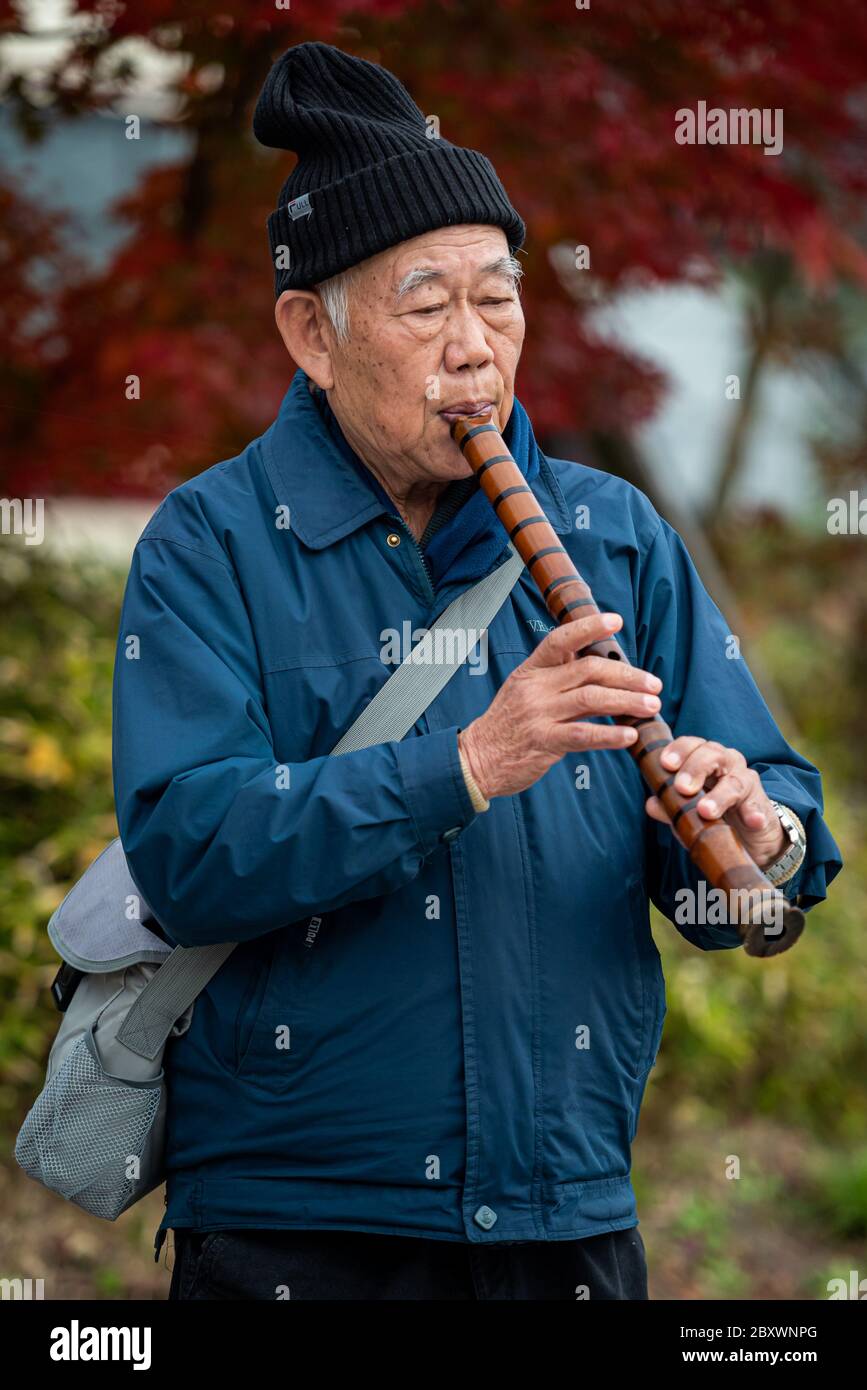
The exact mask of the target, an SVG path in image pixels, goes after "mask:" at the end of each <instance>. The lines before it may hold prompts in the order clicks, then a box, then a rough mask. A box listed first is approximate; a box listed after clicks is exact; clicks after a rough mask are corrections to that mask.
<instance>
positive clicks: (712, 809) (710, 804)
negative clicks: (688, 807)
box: [698, 796, 717, 816]
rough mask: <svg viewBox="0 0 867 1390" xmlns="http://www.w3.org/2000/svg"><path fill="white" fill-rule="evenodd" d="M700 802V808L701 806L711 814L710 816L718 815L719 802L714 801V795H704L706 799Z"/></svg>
mask: <svg viewBox="0 0 867 1390" xmlns="http://www.w3.org/2000/svg"><path fill="white" fill-rule="evenodd" d="M698 804H699V808H700V809H701V810H703V811H705V812H706V814H707V815H709V816H715V815H716V813H717V804H716V802H715V801H714V799H713V797H712V796H706V797H704V799H703V800H702V801H700V802H699V803H698Z"/></svg>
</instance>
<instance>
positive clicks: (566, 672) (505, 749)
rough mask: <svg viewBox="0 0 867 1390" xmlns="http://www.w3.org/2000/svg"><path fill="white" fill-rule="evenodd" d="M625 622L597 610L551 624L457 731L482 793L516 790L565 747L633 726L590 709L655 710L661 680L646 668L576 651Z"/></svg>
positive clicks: (613, 738) (612, 737)
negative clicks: (593, 720)
mask: <svg viewBox="0 0 867 1390" xmlns="http://www.w3.org/2000/svg"><path fill="white" fill-rule="evenodd" d="M622 626H623V619H622V618H621V617H620V615H619V614H618V613H594V614H593V615H592V616H591V617H589V618H579V619H578V620H577V621H576V622H572V623H566V624H565V625H564V626H563V627H557V628H554V629H553V630H552V631H551V632H549V633H548V634H547V636H546V637H544V638H543V639H542V641H541V642H540V643H539V645H538V647H537V648H536V650H535V651H534V652H533V653H532V654H531V655H530V656H528V657H527V660H526V661H523V662H522V663H521V665H520V666H517V667H516V668H515V670H514V671H513V672H512V674H511V675H510V676H509V677H508V679H507V680H505V681H504V682H503V684H502V686H501V687H500V689H499V690H498V691H497V693H496V695H495V696H494V698H493V700H492V701H491V703H490V705H489V706H488V708H487V709H486V710H485V713H484V714H482V715H480V716H479V718H478V719H474V720H473V722H472V724H470V725H469V726H468V727H467V728H466V729H462V730H461V732H460V734H459V735H458V741H459V744H460V748H461V750H462V751H463V753H464V754H465V755H466V758H467V761H468V762H469V765H470V771H471V773H472V774H473V777H474V778H475V780H476V782H477V784H478V786H479V789H480V791H481V793H482V795H483V796H485V797H488V798H490V797H492V796H514V795H515V793H516V792H522V791H524V790H525V789H526V788H527V787H531V786H532V785H533V783H534V782H537V781H538V780H539V778H540V777H541V776H542V775H543V774H544V773H545V772H547V771H548V768H549V767H551V766H552V764H554V763H556V762H558V761H559V759H560V758H562V757H564V755H565V754H567V753H581V752H584V751H585V750H586V749H588V748H628V747H629V745H630V744H631V743H634V742H635V739H636V737H637V734H636V732H635V730H634V729H631V728H628V727H623V726H621V725H616V724H589V723H585V722H583V721H584V720H586V719H587V718H588V716H591V715H593V716H599V715H613V716H615V717H617V716H620V715H632V716H635V717H636V718H644V719H646V718H647V717H648V715H651V714H656V713H658V711H659V696H658V694H657V692H658V691H659V690H661V689H662V681H661V680H659V678H658V677H657V676H653V675H651V674H650V672H648V671H641V670H639V669H638V668H637V667H635V666H628V665H626V663H625V662H622V661H610V660H609V659H608V658H607V657H604V656H582V657H578V658H577V660H576V659H575V657H576V653H577V652H579V651H581V649H582V648H583V647H586V646H589V644H590V643H591V642H598V641H600V640H601V639H602V638H605V637H610V636H611V634H612V632H616V631H617V630H618V629H619V628H620V627H622Z"/></svg>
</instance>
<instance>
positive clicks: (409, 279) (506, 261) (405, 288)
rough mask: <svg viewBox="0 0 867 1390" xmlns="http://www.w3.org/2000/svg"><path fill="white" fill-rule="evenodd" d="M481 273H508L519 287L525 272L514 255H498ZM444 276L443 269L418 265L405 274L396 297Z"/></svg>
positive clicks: (400, 297)
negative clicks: (432, 268)
mask: <svg viewBox="0 0 867 1390" xmlns="http://www.w3.org/2000/svg"><path fill="white" fill-rule="evenodd" d="M479 273H480V274H481V275H506V276H508V278H509V279H510V280H511V281H512V285H513V287H514V288H515V289H517V287H518V281H519V280H520V278H521V276H522V275H523V273H524V267H523V266H522V265H521V263H520V261H517V260H515V258H514V256H497V258H496V260H493V261H489V262H488V264H487V265H483V266H482V268H481V271H480V272H479ZM442 277H443V271H441V270H431V269H429V268H426V267H424V266H417V267H416V269H415V270H410V271H409V272H408V273H407V274H406V275H404V277H403V279H402V280H401V282H400V284H399V285H398V287H397V291H396V293H395V298H396V299H397V300H400V299H402V298H403V296H404V295H406V294H409V293H410V291H411V290H417V289H418V288H419V286H420V285H426V284H428V282H429V281H431V280H441V279H442Z"/></svg>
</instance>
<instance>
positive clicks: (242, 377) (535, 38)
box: [0, 0, 867, 495]
mask: <svg viewBox="0 0 867 1390" xmlns="http://www.w3.org/2000/svg"><path fill="white" fill-rule="evenodd" d="M0 16H2V25H3V30H4V31H5V32H15V31H18V30H19V29H20V25H21V22H22V21H21V16H20V14H19V12H18V10H17V8H16V7H12V6H11V5H9V4H8V3H7V0H3V3H2V4H0ZM68 27H69V43H68V45H67V47H66V50H65V52H64V53H63V56H62V57H61V58H59V59H58V60H57V61H56V63H54V65H53V66H52V65H49V66H48V67H47V68H46V69H45V70H44V71H42V72H41V73H40V74H38V76H37V78H29V79H26V80H25V79H22V78H21V77H16V76H15V75H14V74H12V73H7V74H6V101H7V106H8V108H9V110H10V111H11V112H13V113H14V116H15V119H16V120H17V121H18V123H19V125H20V127H21V129H22V130H23V131H24V132H26V133H27V134H28V137H29V138H33V139H38V138H39V134H40V132H41V131H44V130H45V129H46V128H47V127H49V126H50V125H51V124H52V123H53V122H56V121H75V120H76V119H78V118H79V117H80V116H81V115H82V114H83V113H87V112H89V111H92V110H94V109H101V110H107V111H114V112H116V113H117V117H118V119H117V123H116V125H117V139H118V141H123V140H124V139H125V138H126V135H125V126H124V121H123V119H122V117H123V116H124V115H126V114H127V113H128V112H130V111H134V110H135V107H134V104H133V103H132V101H131V100H130V99H129V97H128V96H127V95H126V93H127V90H128V81H129V76H130V71H131V69H134V68H135V66H136V63H137V61H138V60H137V56H136V49H135V46H134V45H133V46H130V45H129V44H128V43H125V42H124V41H126V40H129V39H132V38H139V39H141V38H146V39H147V40H148V42H149V43H150V44H151V45H153V46H154V47H156V48H158V49H161V50H162V51H163V52H164V53H165V55H167V56H168V57H170V58H171V57H174V58H176V59H177V60H178V62H177V70H178V75H177V77H176V79H174V81H173V84H172V90H171V92H170V93H169V96H170V97H171V103H170V105H169V108H168V109H167V112H166V114H165V116H163V117H162V119H164V120H166V121H168V122H171V123H172V124H175V123H179V124H180V125H181V126H182V128H183V129H184V130H185V131H186V132H187V133H188V135H189V137H190V152H189V155H188V156H187V157H185V158H184V160H183V161H182V162H180V163H178V164H176V165H172V166H163V167H159V168H156V169H154V170H152V171H151V172H150V173H149V174H148V175H147V176H146V177H144V179H143V180H142V182H141V183H140V185H139V186H138V187H137V188H136V190H135V192H134V194H133V195H132V196H130V197H127V198H126V199H125V200H124V201H123V202H122V203H120V205H119V206H116V207H115V209H114V211H115V214H116V215H117V216H118V217H120V218H121V219H122V221H123V223H124V225H125V227H126V228H127V231H128V237H127V239H126V240H125V241H124V243H123V245H122V247H121V249H120V250H119V251H118V252H117V254H116V255H115V256H114V257H113V259H112V261H111V263H110V264H109V265H107V266H103V267H101V268H100V269H99V270H98V271H96V272H94V271H92V270H87V269H85V268H84V267H83V266H82V265H80V264H78V260H79V258H78V256H77V254H76V252H77V241H76V236H77V234H76V229H75V227H74V225H72V224H64V222H63V221H62V220H61V219H60V218H59V217H58V216H57V214H56V213H55V212H53V210H52V209H50V208H46V207H45V206H34V205H33V204H32V203H30V202H28V198H27V189H26V188H19V187H14V186H12V185H11V184H10V181H9V180H8V179H6V180H5V181H2V182H0V210H2V238H0V326H2V330H3V337H4V347H5V352H4V360H3V365H2V368H0V439H2V445H3V456H4V459H5V464H4V475H5V476H4V479H3V483H2V486H3V488H4V489H5V491H6V492H7V493H8V494H12V495H14V494H23V493H24V492H26V493H27V494H29V495H51V494H53V493H59V492H78V493H81V492H89V493H126V494H139V495H157V494H161V493H162V492H164V491H165V490H166V488H167V487H169V486H171V485H173V484H174V483H175V482H176V481H178V480H179V479H181V478H183V477H185V476H187V475H189V474H190V473H192V472H195V471H197V470H199V469H201V468H203V467H206V466H208V465H209V464H210V463H213V462H215V461H216V460H217V459H219V458H222V457H227V456H229V455H231V454H233V453H234V452H236V451H237V450H238V449H239V448H240V447H243V445H244V444H245V443H247V442H248V440H249V439H250V438H251V437H253V436H254V435H255V434H257V433H259V432H260V431H261V430H262V429H263V428H264V427H265V426H266V425H267V424H268V423H269V422H270V420H271V419H272V418H273V414H274V412H275V410H276V407H277V405H278V403H279V401H280V398H281V396H282V394H283V391H284V390H285V387H286V384H287V381H288V378H289V376H290V373H291V370H292V364H291V363H290V362H289V361H288V359H287V358H286V355H285V352H284V350H283V348H282V345H281V344H280V342H279V339H278V338H277V335H276V331H275V329H274V326H273V318H272V315H273V277H272V274H271V269H270V265H269V260H268V247H267V238H266V234H265V219H266V217H267V215H268V213H269V212H270V211H271V210H272V208H273V206H274V198H275V196H276V193H277V190H278V189H279V187H280V184H281V183H282V181H283V179H284V178H285V176H286V174H287V173H288V172H289V168H290V161H291V156H286V155H280V154H279V153H277V152H274V151H271V150H265V149H262V148H260V147H259V146H258V145H257V144H256V142H255V141H254V139H253V137H252V133H251V113H252V107H253V104H254V103H255V99H256V96H257V93H258V90H259V87H260V85H261V83H262V80H263V78H264V76H265V73H266V72H267V70H268V67H269V64H270V62H271V61H272V60H273V58H274V57H276V56H277V55H279V54H280V53H281V52H282V51H283V50H284V49H285V48H287V47H289V46H290V45H292V44H294V43H298V42H301V41H303V40H306V39H321V40H325V41H328V42H332V43H336V44H338V45H339V46H341V47H343V48H345V49H346V50H347V51H349V52H352V53H355V54H358V55H360V56H362V57H365V58H368V59H371V60H373V61H377V62H381V63H383V64H385V65H386V66H388V67H390V68H391V69H392V70H393V71H395V72H396V73H397V74H398V75H399V77H400V78H401V79H402V81H403V82H404V83H405V85H406V86H407V87H408V88H409V90H410V91H411V93H412V95H413V96H414V98H415V99H416V101H417V102H418V104H419V105H420V107H421V108H422V110H423V111H424V112H425V113H426V114H434V115H436V116H437V118H438V120H439V124H440V134H441V135H442V136H443V137H445V138H446V139H451V140H453V141H454V142H456V143H458V144H462V145H466V146H470V147H472V148H476V149H480V150H483V151H484V152H485V153H486V154H487V155H488V156H489V157H490V158H491V159H492V161H493V162H494V164H495V166H496V168H497V170H498V172H499V174H500V176H501V178H502V179H503V181H504V182H505V184H506V186H507V188H508V191H509V194H510V197H511V199H512V201H513V203H514V204H515V205H516V207H517V208H518V209H519V211H520V212H521V214H522V216H523V217H524V219H525V221H526V222H527V225H528V238H527V242H526V248H525V252H526V254H525V256H524V265H525V270H526V276H525V287H524V297H525V310H526V314H527V322H528V337H527V342H526V346H525V350H524V357H523V361H522V366H521V375H520V378H519V389H520V393H521V397H522V399H523V400H524V402H525V404H526V405H527V407H528V408H529V410H530V411H531V414H532V416H533V419H534V423H535V424H536V427H537V431H538V432H539V433H541V434H542V435H544V433H545V432H546V431H550V430H554V429H565V428H575V427H576V426H577V427H580V428H582V429H597V428H598V429H611V428H616V429H618V430H626V431H628V430H629V428H630V427H631V426H632V425H634V424H635V423H637V422H639V421H641V420H643V419H645V418H646V417H647V416H648V415H649V414H650V413H652V411H653V410H654V409H655V407H656V405H657V404H658V401H659V399H660V394H661V392H662V391H664V389H665V383H664V381H663V380H662V378H661V377H660V376H659V374H658V373H657V372H656V371H655V370H653V369H651V367H650V366H649V365H648V364H646V363H643V362H641V361H638V360H635V359H634V358H633V357H630V356H628V355H627V354H626V353H625V352H622V351H619V350H616V349H615V348H613V347H612V346H610V345H608V344H606V343H604V342H601V341H600V340H599V339H598V338H597V337H596V336H595V335H594V332H593V327H592V311H593V309H594V308H595V306H596V305H598V304H599V303H601V302H603V301H604V300H605V298H606V297H608V296H610V295H611V294H612V293H613V292H614V291H617V290H620V289H622V288H624V287H628V286H631V285H643V284H653V283H654V282H659V281H692V282H696V283H701V284H712V283H713V282H714V281H715V279H716V278H717V277H718V276H719V275H720V274H721V273H722V271H723V270H725V269H726V268H727V267H728V266H730V265H732V264H739V263H740V262H744V261H748V260H749V258H750V257H752V256H754V255H755V253H756V252H757V250H759V249H761V248H765V249H766V248H768V247H773V248H776V249H778V250H779V251H781V252H783V253H784V254H785V255H786V256H787V257H788V258H790V259H791V262H792V266H793V268H794V271H795V273H796V275H797V276H798V277H799V279H800V280H801V281H803V283H804V284H805V285H806V286H807V287H808V289H809V290H810V292H811V293H813V294H817V295H822V294H827V293H830V292H831V291H832V290H833V289H834V288H835V287H836V286H838V285H839V284H840V282H847V281H851V282H856V283H861V284H863V283H864V282H865V280H867V256H865V253H864V251H863V250H862V245H861V243H863V234H864V226H863V213H862V206H863V195H864V192H865V183H867V160H865V158H864V152H865V134H867V131H865V126H867V106H865V103H864V100H863V82H864V74H865V72H867V8H865V7H864V5H863V3H862V0H838V3H837V4H836V5H835V6H834V8H833V14H832V15H831V14H829V12H828V11H827V10H826V9H825V8H824V7H821V6H815V5H805V4H803V3H798V2H797V0H765V2H764V3H761V4H757V3H751V4H735V3H730V2H729V0H705V3H703V4H701V5H696V4H694V3H688V0H605V2H604V3H603V0H592V4H591V6H590V8H589V9H586V10H582V9H578V8H576V6H575V5H573V4H569V3H567V0H557V3H554V0H534V3H533V4H530V3H528V0H521V3H514V2H513V0H500V3H499V4H497V5H496V6H491V5H490V4H487V3H481V2H480V0H469V3H465V4H452V5H450V4H423V3H397V2H396V0H368V3H364V2H363V0H362V3H348V2H347V0H317V3H316V4H315V5H308V4H303V3H301V0H298V3H296V4H293V6H292V8H290V9H283V8H279V7H278V5H277V4H276V3H274V0H268V3H266V2H265V0H252V3H250V0H247V3H244V4H243V5H242V4H241V3H239V2H237V0H236V3H231V4H229V3H226V4H224V5H222V6H215V5H214V4H212V3H205V0H186V3H185V4H184V5H183V6H182V7H179V6H177V5H176V4H175V3H168V0H137V2H136V3H135V4H134V5H133V4H128V5H126V6H124V5H122V4H120V3H112V0H100V2H99V3H93V0H90V2H89V3H81V4H79V6H78V11H77V13H76V15H75V16H74V18H73V19H72V20H71V21H69V26H68ZM859 98H860V99H859ZM699 101H705V102H707V103H708V105H709V106H718V107H722V108H734V107H739V108H740V107H749V108H753V107H756V108H771V109H780V110H781V111H782V112H783V117H784V129H785V146H784V150H783V153H782V154H781V155H779V156H778V157H768V156H767V155H765V154H764V152H763V149H762V148H761V146H756V145H717V146H714V147H711V146H708V145H683V144H678V143H677V142H676V140H675V138H674V136H675V113H676V112H677V111H678V109H680V108H684V107H694V106H695V105H696V103H698V102H699ZM148 128H149V127H148V124H147V122H146V121H145V122H143V126H142V136H141V138H142V139H147V132H148ZM579 246H586V247H587V248H588V250H589V256H590V267H589V269H577V268H576V266H575V248H576V247H579ZM133 373H134V374H136V375H137V376H138V377H139V378H140V379H141V398H140V399H139V400H128V399H127V398H126V395H125V382H126V379H127V377H128V375H129V374H133Z"/></svg>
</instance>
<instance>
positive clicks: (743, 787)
mask: <svg viewBox="0 0 867 1390" xmlns="http://www.w3.org/2000/svg"><path fill="white" fill-rule="evenodd" d="M660 761H661V763H662V766H663V767H664V768H667V770H668V771H669V772H674V771H675V770H676V769H677V768H680V771H679V772H678V775H677V778H676V780H675V783H674V788H675V791H679V792H682V793H683V794H684V796H694V795H695V794H696V792H698V791H701V789H702V788H703V787H704V788H706V789H707V791H708V792H709V795H708V796H704V797H702V799H701V801H699V803H698V805H697V806H696V810H697V811H698V813H699V815H700V816H703V817H704V818H705V820H719V818H720V817H722V818H723V819H724V820H726V821H728V823H729V825H731V826H733V827H734V829H735V830H736V831H737V833H738V835H739V837H740V838H741V840H742V841H743V843H744V848H745V849H746V850H747V852H748V853H749V854H751V855H752V857H753V859H754V860H755V862H756V863H757V864H758V866H759V868H762V867H763V866H764V865H765V864H770V863H771V862H772V861H773V860H774V859H777V858H778V857H779V855H780V854H782V852H783V847H784V845H785V844H786V843H787V840H786V833H785V831H784V830H783V827H782V825H781V823H780V818H779V816H778V815H777V813H776V811H775V810H774V808H773V806H772V805H771V802H770V800H769V798H768V796H767V794H766V792H765V789H764V787H763V786H762V783H761V779H760V777H759V774H758V773H757V772H754V771H753V769H752V768H750V767H747V763H746V759H745V757H744V755H743V753H740V752H738V750H737V748H723V746H722V744H721V743H708V741H707V740H706V739H703V738H692V737H690V736H689V735H686V736H684V737H683V738H676V739H675V740H674V742H673V743H670V744H669V746H668V748H666V749H665V751H664V752H663V754H662V756H661V758H660ZM646 808H647V814H648V815H649V816H652V817H653V819H654V820H658V821H663V822H665V824H667V825H670V824H671V821H670V819H669V817H668V815H667V814H666V812H665V810H664V808H663V806H662V804H661V802H660V801H659V800H658V799H657V798H656V797H655V796H651V797H648V799H647V802H646ZM674 833H675V834H677V832H676V831H675V832H674ZM678 838H679V837H678ZM681 843H682V842H681Z"/></svg>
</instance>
